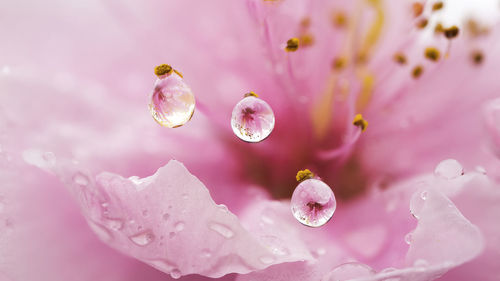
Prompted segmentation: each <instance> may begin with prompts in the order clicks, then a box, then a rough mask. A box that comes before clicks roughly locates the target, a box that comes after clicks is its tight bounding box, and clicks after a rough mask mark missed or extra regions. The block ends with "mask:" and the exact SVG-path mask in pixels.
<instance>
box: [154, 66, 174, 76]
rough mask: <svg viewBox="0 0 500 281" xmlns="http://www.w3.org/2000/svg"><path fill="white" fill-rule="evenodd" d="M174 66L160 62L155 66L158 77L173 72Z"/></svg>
mask: <svg viewBox="0 0 500 281" xmlns="http://www.w3.org/2000/svg"><path fill="white" fill-rule="evenodd" d="M172 70H173V68H172V67H171V66H170V65H168V64H160V65H158V66H157V67H155V74H156V76H158V77H162V76H164V75H166V74H170V73H172Z"/></svg>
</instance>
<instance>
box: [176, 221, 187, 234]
mask: <svg viewBox="0 0 500 281" xmlns="http://www.w3.org/2000/svg"><path fill="white" fill-rule="evenodd" d="M185 226H186V224H185V223H184V222H182V221H180V222H177V223H176V224H175V226H174V229H175V231H177V232H180V231H182V230H184V227H185Z"/></svg>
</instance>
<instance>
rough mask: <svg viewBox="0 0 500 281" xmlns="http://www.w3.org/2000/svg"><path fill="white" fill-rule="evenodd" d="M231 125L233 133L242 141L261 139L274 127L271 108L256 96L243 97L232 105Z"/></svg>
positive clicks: (258, 140)
mask: <svg viewBox="0 0 500 281" xmlns="http://www.w3.org/2000/svg"><path fill="white" fill-rule="evenodd" d="M231 127H232V128H233V132H234V134H236V136H237V137H238V138H240V139H241V140H243V141H246V142H260V141H263V140H264V139H265V138H267V137H268V136H269V135H270V134H271V132H272V131H273V128H274V113H273V110H272V109H271V107H270V106H269V104H267V103H266V102H265V101H263V100H261V99H259V98H257V97H254V96H248V97H245V98H243V99H242V100H241V101H240V102H238V103H237V104H236V105H235V106H234V109H233V113H232V117H231Z"/></svg>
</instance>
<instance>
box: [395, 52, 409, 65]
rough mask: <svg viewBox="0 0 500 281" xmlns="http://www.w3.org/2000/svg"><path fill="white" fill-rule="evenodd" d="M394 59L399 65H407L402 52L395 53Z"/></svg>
mask: <svg viewBox="0 0 500 281" xmlns="http://www.w3.org/2000/svg"><path fill="white" fill-rule="evenodd" d="M393 58H394V61H395V62H397V63H399V64H406V56H405V55H404V54H403V53H401V52H398V53H395V54H394V57H393Z"/></svg>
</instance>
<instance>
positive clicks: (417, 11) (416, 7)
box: [412, 2, 424, 17]
mask: <svg viewBox="0 0 500 281" xmlns="http://www.w3.org/2000/svg"><path fill="white" fill-rule="evenodd" d="M412 10H413V16H414V17H418V16H420V15H421V14H422V13H423V12H424V4H422V3H420V2H415V3H413V5H412Z"/></svg>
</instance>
